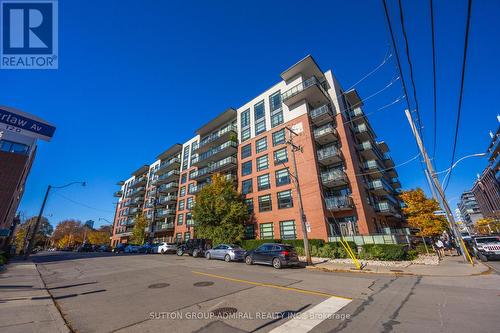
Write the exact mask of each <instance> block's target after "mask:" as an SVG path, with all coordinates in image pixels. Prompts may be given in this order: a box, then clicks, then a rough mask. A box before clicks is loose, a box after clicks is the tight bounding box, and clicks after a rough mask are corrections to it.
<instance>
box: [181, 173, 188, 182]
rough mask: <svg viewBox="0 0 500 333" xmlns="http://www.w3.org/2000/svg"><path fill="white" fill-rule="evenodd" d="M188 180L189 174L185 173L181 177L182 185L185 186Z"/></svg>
mask: <svg viewBox="0 0 500 333" xmlns="http://www.w3.org/2000/svg"><path fill="white" fill-rule="evenodd" d="M186 180H187V174H186V173H183V174H182V176H181V184H185V183H186Z"/></svg>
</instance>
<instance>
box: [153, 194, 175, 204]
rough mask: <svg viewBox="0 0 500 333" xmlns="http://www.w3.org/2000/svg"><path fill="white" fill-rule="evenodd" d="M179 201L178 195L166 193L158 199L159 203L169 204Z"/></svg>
mask: <svg viewBox="0 0 500 333" xmlns="http://www.w3.org/2000/svg"><path fill="white" fill-rule="evenodd" d="M176 201H177V195H166V196H162V197H160V199H158V203H157V204H158V205H167V204H169V203H173V202H176Z"/></svg>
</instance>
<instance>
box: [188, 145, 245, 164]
mask: <svg viewBox="0 0 500 333" xmlns="http://www.w3.org/2000/svg"><path fill="white" fill-rule="evenodd" d="M237 151H238V143H236V142H234V141H226V142H225V143H223V144H221V145H220V146H217V147H215V148H212V149H210V150H208V151H206V152H204V153H202V154H199V155H196V156H195V157H194V158H193V159H192V160H191V164H192V165H193V166H197V167H203V166H206V165H208V164H210V162H214V161H217V160H218V159H220V158H222V157H224V156H227V155H234V154H236V152H237Z"/></svg>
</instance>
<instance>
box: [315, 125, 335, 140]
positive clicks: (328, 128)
mask: <svg viewBox="0 0 500 333" xmlns="http://www.w3.org/2000/svg"><path fill="white" fill-rule="evenodd" d="M330 133H332V134H334V135H337V131H336V130H335V127H333V125H332V124H326V125H323V126H321V127H318V128H315V129H314V137H315V138H318V137H320V136H322V135H325V134H330Z"/></svg>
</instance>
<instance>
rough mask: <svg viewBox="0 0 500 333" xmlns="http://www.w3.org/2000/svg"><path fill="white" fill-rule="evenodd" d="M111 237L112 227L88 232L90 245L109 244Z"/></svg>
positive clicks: (103, 227)
mask: <svg viewBox="0 0 500 333" xmlns="http://www.w3.org/2000/svg"><path fill="white" fill-rule="evenodd" d="M110 236H111V227H110V226H102V227H100V228H99V230H90V231H88V232H87V241H88V242H89V243H90V244H107V243H109V237H110Z"/></svg>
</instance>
